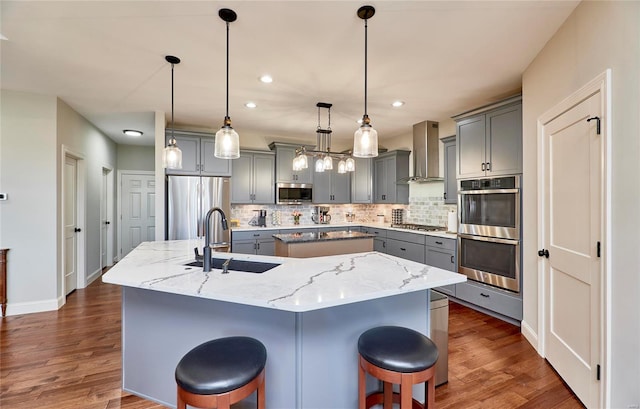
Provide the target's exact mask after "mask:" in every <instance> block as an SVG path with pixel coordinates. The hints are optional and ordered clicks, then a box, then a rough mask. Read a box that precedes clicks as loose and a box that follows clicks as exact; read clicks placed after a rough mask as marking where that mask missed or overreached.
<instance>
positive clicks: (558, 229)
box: [542, 92, 603, 408]
mask: <svg viewBox="0 0 640 409" xmlns="http://www.w3.org/2000/svg"><path fill="white" fill-rule="evenodd" d="M601 97H602V96H601V92H596V93H595V94H591V95H590V96H585V97H583V98H580V100H579V102H577V103H576V104H575V105H573V106H571V107H570V108H569V109H568V110H564V112H558V114H559V116H557V117H555V119H552V120H551V121H549V122H548V123H546V124H543V125H544V126H543V130H542V143H543V148H542V166H543V174H544V178H543V179H542V183H543V185H542V189H543V190H542V192H543V201H542V205H543V214H544V216H543V223H544V226H543V231H544V237H543V246H544V249H547V251H548V252H549V256H548V259H546V258H545V259H543V260H544V261H543V262H544V274H545V277H544V278H545V286H544V292H545V294H544V299H545V305H544V307H545V332H544V350H545V355H546V358H547V360H548V361H549V363H551V365H552V366H553V367H554V368H555V369H556V371H558V373H559V374H560V376H561V377H562V378H563V380H564V381H565V382H566V383H567V385H569V387H570V388H571V389H572V390H573V391H574V393H575V394H576V395H577V396H578V398H579V399H580V400H581V401H582V403H584V404H585V406H587V407H589V408H595V407H599V406H600V392H599V391H600V386H599V384H598V376H599V364H600V362H599V360H600V343H601V337H602V329H601V319H600V314H601V296H600V288H601V262H600V260H601V259H600V258H599V251H600V247H601V245H603V243H601V244H600V245H599V243H600V242H601V241H602V235H601V220H602V209H601V207H602V204H601V203H602V194H603V192H602V172H603V158H602V149H603V148H602V135H598V134H597V125H598V124H597V121H596V120H592V121H590V122H588V121H587V119H589V118H592V117H600V118H602V113H601V104H602V102H601V101H602V98H601ZM543 255H544V254H543Z"/></svg>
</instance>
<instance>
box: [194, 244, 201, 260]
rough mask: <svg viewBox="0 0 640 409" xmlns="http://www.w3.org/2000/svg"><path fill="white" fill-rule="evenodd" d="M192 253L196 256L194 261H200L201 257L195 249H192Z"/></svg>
mask: <svg viewBox="0 0 640 409" xmlns="http://www.w3.org/2000/svg"><path fill="white" fill-rule="evenodd" d="M193 252H194V253H195V254H196V261H198V260H201V259H202V257H203V256H201V255H200V252H199V250H198V248H197V247H194V248H193Z"/></svg>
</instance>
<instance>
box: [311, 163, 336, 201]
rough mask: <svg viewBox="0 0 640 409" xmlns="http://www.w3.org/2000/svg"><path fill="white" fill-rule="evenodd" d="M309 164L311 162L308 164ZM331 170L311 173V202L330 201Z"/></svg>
mask: <svg viewBox="0 0 640 409" xmlns="http://www.w3.org/2000/svg"><path fill="white" fill-rule="evenodd" d="M309 166H311V164H309ZM332 172H333V171H332V170H331V171H329V170H328V171H325V172H314V173H313V203H319V204H320V203H324V204H330V203H331V173H332Z"/></svg>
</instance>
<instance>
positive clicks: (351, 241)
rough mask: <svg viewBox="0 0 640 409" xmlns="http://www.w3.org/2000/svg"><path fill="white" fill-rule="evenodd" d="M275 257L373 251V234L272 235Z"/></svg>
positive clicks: (332, 232) (356, 232) (343, 232)
mask: <svg viewBox="0 0 640 409" xmlns="http://www.w3.org/2000/svg"><path fill="white" fill-rule="evenodd" d="M273 237H274V238H275V239H276V246H275V247H276V256H279V257H299V258H306V257H319V256H330V255H336V254H351V253H364V252H367V251H373V238H374V237H375V235H374V234H368V233H361V232H359V231H346V230H345V231H328V232H312V233H289V234H274V235H273Z"/></svg>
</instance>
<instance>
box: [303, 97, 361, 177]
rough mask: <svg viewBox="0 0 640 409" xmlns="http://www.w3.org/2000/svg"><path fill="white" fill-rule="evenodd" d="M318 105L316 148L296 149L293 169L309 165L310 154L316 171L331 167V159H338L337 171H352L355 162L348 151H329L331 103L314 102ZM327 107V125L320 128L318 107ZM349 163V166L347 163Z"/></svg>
mask: <svg viewBox="0 0 640 409" xmlns="http://www.w3.org/2000/svg"><path fill="white" fill-rule="evenodd" d="M316 106H317V107H318V127H317V128H316V148H315V150H309V149H307V148H306V147H304V146H301V147H299V148H298V149H296V154H295V157H294V158H293V163H292V166H293V170H294V171H299V170H302V169H307V168H308V167H309V162H308V159H307V156H311V157H312V158H317V159H316V160H315V162H312V164H313V165H314V169H315V171H316V172H324V171H325V170H332V169H333V160H334V159H339V160H340V162H339V163H338V173H346V172H353V171H354V170H355V169H356V167H355V162H354V161H353V158H352V157H351V155H350V154H349V153H342V152H341V153H338V152H331V133H332V132H333V131H332V130H331V107H332V104H329V103H327V102H318V103H317V104H316ZM321 108H326V109H327V118H328V125H327V128H322V126H320V109H321ZM349 161H351V162H349ZM349 163H351V166H350V165H349Z"/></svg>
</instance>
